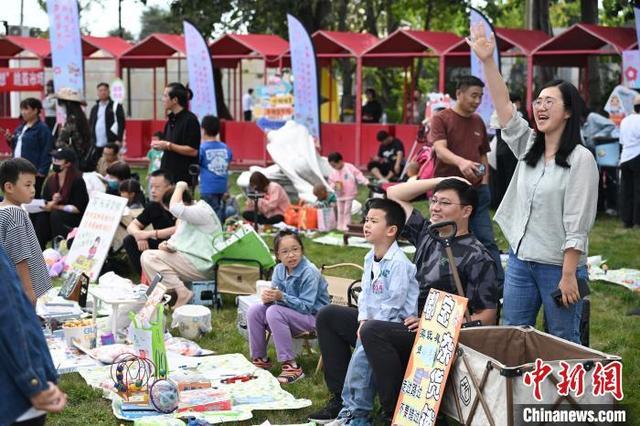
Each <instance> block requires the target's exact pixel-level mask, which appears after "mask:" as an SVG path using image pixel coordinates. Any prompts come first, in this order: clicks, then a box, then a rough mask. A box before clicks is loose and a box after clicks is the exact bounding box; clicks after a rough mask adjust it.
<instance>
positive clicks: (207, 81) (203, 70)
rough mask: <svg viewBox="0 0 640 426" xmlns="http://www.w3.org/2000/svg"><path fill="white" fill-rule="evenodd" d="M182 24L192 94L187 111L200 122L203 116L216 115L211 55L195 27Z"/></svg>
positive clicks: (186, 23) (190, 24) (187, 23)
mask: <svg viewBox="0 0 640 426" xmlns="http://www.w3.org/2000/svg"><path fill="white" fill-rule="evenodd" d="M183 24H184V44H185V47H186V49H187V69H188V71H189V88H190V89H191V91H192V92H193V99H191V101H190V102H189V109H190V110H191V112H193V113H194V114H195V115H196V116H197V117H198V120H200V121H202V117H204V116H205V115H213V116H217V115H218V108H217V105H216V90H215V86H214V83H213V65H212V63H211V54H210V53H209V47H208V46H207V42H206V40H205V39H204V37H203V36H202V34H200V31H198V29H197V28H196V26H195V25H193V24H192V23H191V22H189V21H187V20H185V21H184V22H183Z"/></svg>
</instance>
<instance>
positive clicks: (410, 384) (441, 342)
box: [393, 290, 467, 426]
mask: <svg viewBox="0 0 640 426" xmlns="http://www.w3.org/2000/svg"><path fill="white" fill-rule="evenodd" d="M466 309H467V299H466V298H464V297H460V296H454V295H453V294H449V293H446V292H444V291H440V290H431V291H429V296H428V297H427V301H426V302H425V305H424V309H423V311H422V317H421V318H420V328H419V329H418V331H417V335H416V341H415V342H414V344H413V349H412V351H411V358H410V359H409V365H408V366H407V371H406V373H405V375H404V380H403V381H402V389H401V390H400V396H399V397H398V403H397V405H396V411H395V415H394V417H393V424H394V425H402V426H404V425H407V426H409V425H420V426H432V425H435V423H436V416H437V415H438V409H439V408H440V402H441V401H442V398H444V387H445V384H446V383H447V377H448V376H449V369H450V368H451V364H452V363H453V358H454V355H455V350H456V345H457V343H458V336H459V334H460V327H461V326H462V323H463V322H464V313H465V311H466Z"/></svg>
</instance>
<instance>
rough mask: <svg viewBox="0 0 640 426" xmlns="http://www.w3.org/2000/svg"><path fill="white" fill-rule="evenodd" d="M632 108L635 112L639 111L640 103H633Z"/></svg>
mask: <svg viewBox="0 0 640 426" xmlns="http://www.w3.org/2000/svg"><path fill="white" fill-rule="evenodd" d="M633 110H634V111H635V112H637V113H640V104H638V105H634V106H633Z"/></svg>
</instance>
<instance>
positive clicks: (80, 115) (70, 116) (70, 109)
mask: <svg viewBox="0 0 640 426" xmlns="http://www.w3.org/2000/svg"><path fill="white" fill-rule="evenodd" d="M58 104H59V105H63V106H64V107H65V111H66V112H67V121H71V122H74V123H75V125H76V129H77V130H78V133H79V134H80V140H81V141H82V143H85V144H89V141H90V140H91V130H90V129H89V121H88V120H87V116H86V115H85V113H84V111H83V110H82V106H81V105H80V103H79V102H73V101H65V100H63V99H58Z"/></svg>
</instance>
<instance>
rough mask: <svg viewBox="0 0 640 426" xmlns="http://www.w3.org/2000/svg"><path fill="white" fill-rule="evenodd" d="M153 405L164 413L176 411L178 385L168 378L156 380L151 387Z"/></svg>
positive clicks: (150, 395) (150, 397)
mask: <svg viewBox="0 0 640 426" xmlns="http://www.w3.org/2000/svg"><path fill="white" fill-rule="evenodd" d="M149 399H150V400H151V405H152V406H153V408H155V409H156V410H157V411H159V412H161V413H163V414H169V413H172V412H174V411H175V410H176V409H177V408H178V402H179V394H178V385H177V384H176V383H175V382H174V381H172V380H167V379H159V380H156V381H155V382H154V383H153V384H152V385H151V388H150V389H149Z"/></svg>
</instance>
